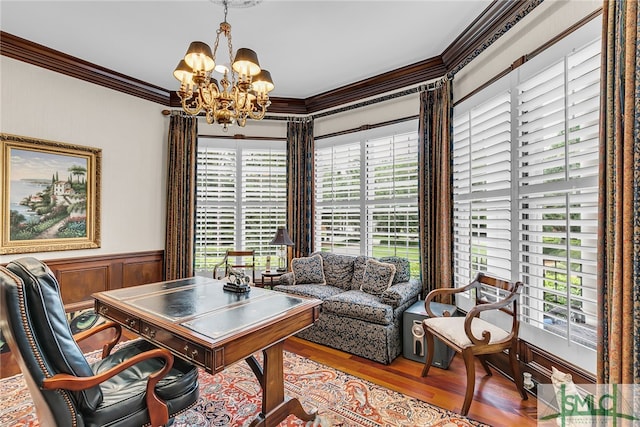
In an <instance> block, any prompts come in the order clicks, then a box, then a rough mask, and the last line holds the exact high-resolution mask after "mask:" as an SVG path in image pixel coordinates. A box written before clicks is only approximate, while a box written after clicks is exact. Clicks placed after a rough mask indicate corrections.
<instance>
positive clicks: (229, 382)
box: [0, 352, 483, 427]
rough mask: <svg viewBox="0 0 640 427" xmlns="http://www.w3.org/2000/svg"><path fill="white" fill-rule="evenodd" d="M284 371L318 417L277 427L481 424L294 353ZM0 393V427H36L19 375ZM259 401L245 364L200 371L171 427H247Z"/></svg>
mask: <svg viewBox="0 0 640 427" xmlns="http://www.w3.org/2000/svg"><path fill="white" fill-rule="evenodd" d="M87 357H88V358H89V359H90V360H91V359H93V358H95V357H97V352H93V353H90V354H89V355H88V356H87ZM284 372H285V393H286V395H287V396H289V397H297V398H298V399H299V400H300V402H301V403H302V406H304V408H305V409H306V410H307V411H309V412H311V411H317V417H316V420H315V421H313V422H309V423H305V422H303V421H301V420H299V419H297V418H296V417H294V416H289V417H288V418H287V419H286V420H285V421H283V422H282V423H281V424H280V426H281V427H282V426H321V427H329V426H331V427H377V426H385V427H386V426H389V427H392V426H402V427H409V426H441V427H460V426H481V425H483V424H480V423H477V422H475V421H473V420H470V419H467V418H465V417H463V416H461V415H459V414H456V413H454V412H450V411H445V410H443V409H440V408H437V407H435V406H432V405H429V404H428V403H425V402H422V401H420V400H417V399H413V398H410V397H407V396H405V395H403V394H402V393H398V392H395V391H392V390H389V389H386V388H383V387H381V386H378V385H375V384H373V383H371V382H369V381H366V380H363V379H360V378H356V377H354V376H352V375H349V374H345V373H343V372H340V371H337V370H335V369H333V368H330V367H327V366H325V365H322V364H319V363H317V362H314V361H312V360H309V359H306V358H303V357H301V356H298V355H296V354H294V353H290V352H285V354H284ZM0 390H1V393H2V398H1V400H0V426H6V427H32V426H34V427H35V426H39V425H40V424H39V423H38V420H37V418H36V416H35V412H34V408H33V402H32V400H31V396H30V394H29V392H28V390H27V387H26V384H25V382H24V380H23V378H22V375H16V376H13V377H10V378H6V379H3V380H0ZM261 396H262V393H261V390H260V385H259V383H258V381H257V379H256V378H255V376H254V375H253V372H252V371H251V369H250V368H249V366H248V365H247V364H246V363H244V362H240V363H236V364H234V365H232V366H230V367H228V368H227V369H225V370H224V371H223V372H222V373H219V374H216V375H209V374H207V373H206V372H204V371H201V372H200V398H199V400H198V402H197V403H196V405H195V406H193V407H192V408H191V409H190V410H188V411H187V412H185V413H183V414H181V415H179V416H177V417H176V418H175V420H174V423H173V427H224V426H248V425H249V424H250V422H251V421H252V420H253V419H254V418H255V417H256V415H257V414H258V413H259V412H260V404H261ZM44 427H46V426H44Z"/></svg>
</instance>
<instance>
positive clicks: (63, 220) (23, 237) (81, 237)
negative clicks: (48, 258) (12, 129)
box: [0, 133, 102, 254]
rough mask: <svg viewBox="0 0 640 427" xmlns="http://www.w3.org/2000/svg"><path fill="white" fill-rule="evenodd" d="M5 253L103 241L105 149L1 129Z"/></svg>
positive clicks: (1, 250)
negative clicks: (102, 207) (102, 176)
mask: <svg viewBox="0 0 640 427" xmlns="http://www.w3.org/2000/svg"><path fill="white" fill-rule="evenodd" d="M0 143H1V146H0V148H1V150H0V185H1V188H0V194H1V195H2V202H1V203H0V205H1V208H2V227H0V254H18V253H29V252H46V251H66V250H74V249H91V248H99V247H100V176H101V168H102V150H101V149H99V148H91V147H84V146H80V145H74V144H66V143H62V142H55V141H47V140H42V139H33V138H28V137H23V136H17V135H10V134H4V133H0Z"/></svg>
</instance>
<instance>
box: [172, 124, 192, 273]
mask: <svg viewBox="0 0 640 427" xmlns="http://www.w3.org/2000/svg"><path fill="white" fill-rule="evenodd" d="M197 141H198V120H197V118H195V117H191V116H183V115H182V114H181V113H174V114H173V115H172V116H171V117H170V123H169V144H168V145H169V152H168V156H167V157H168V162H167V224H166V236H165V249H164V273H165V279H166V280H174V279H182V278H185V277H191V276H193V250H194V247H193V244H194V243H193V242H194V233H195V220H194V218H195V200H196V154H197Z"/></svg>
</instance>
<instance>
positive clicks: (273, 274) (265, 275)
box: [260, 270, 286, 289]
mask: <svg viewBox="0 0 640 427" xmlns="http://www.w3.org/2000/svg"><path fill="white" fill-rule="evenodd" d="M284 273H286V271H277V270H269V271H263V272H261V273H260V274H261V275H262V287H265V286H266V284H267V283H266V281H265V279H269V289H272V288H273V279H275V278H279V277H280V276H282V275H283V274H284ZM276 284H277V283H276Z"/></svg>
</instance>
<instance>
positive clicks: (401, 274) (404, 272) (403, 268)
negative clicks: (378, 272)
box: [378, 256, 411, 285]
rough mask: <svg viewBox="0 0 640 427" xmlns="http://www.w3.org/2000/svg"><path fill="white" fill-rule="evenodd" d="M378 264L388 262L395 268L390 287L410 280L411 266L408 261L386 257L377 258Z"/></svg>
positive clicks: (397, 257)
mask: <svg viewBox="0 0 640 427" xmlns="http://www.w3.org/2000/svg"><path fill="white" fill-rule="evenodd" d="M378 261H380V262H388V263H389V264H393V265H395V266H396V274H395V276H393V283H392V285H395V284H398V283H403V282H408V281H409V279H411V265H410V264H409V260H408V259H406V258H402V257H399V256H386V257H382V258H379V259H378Z"/></svg>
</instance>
